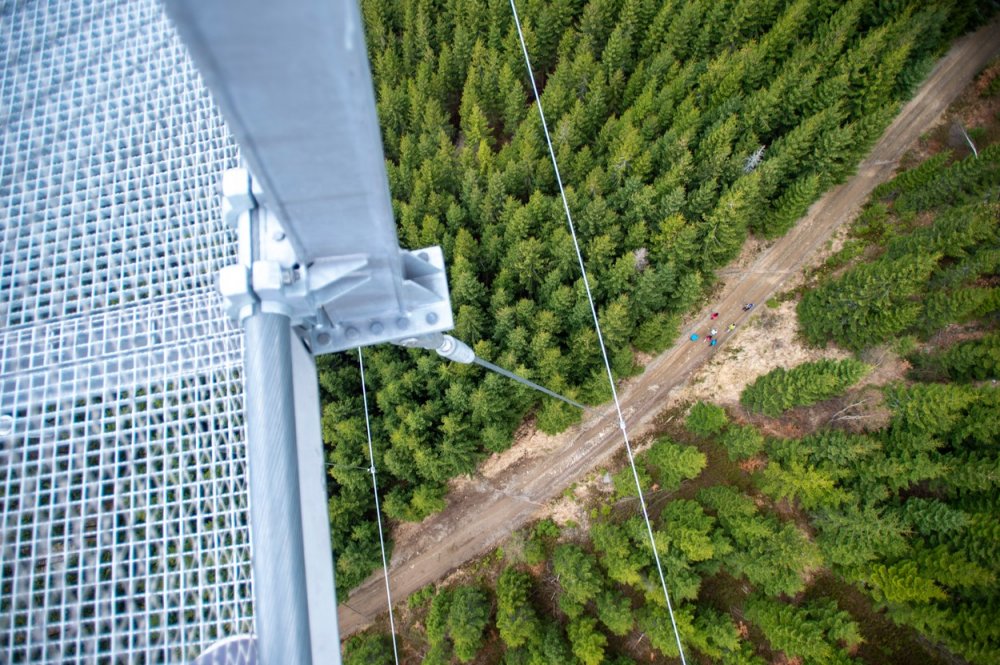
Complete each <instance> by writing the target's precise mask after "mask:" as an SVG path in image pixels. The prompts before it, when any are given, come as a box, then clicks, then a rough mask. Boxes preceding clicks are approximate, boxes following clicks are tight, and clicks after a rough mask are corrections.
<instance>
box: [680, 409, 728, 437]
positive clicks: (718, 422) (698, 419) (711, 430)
mask: <svg viewBox="0 0 1000 665" xmlns="http://www.w3.org/2000/svg"><path fill="white" fill-rule="evenodd" d="M728 423H729V419H728V418H727V417H726V412H725V411H723V409H722V407H721V406H716V405H715V404H709V403H707V402H698V403H697V404H695V405H694V406H692V407H691V413H689V414H688V417H687V420H686V421H684V425H685V427H687V428H688V431H689V432H691V433H692V434H697V435H698V436H712V435H713V434H718V433H719V432H721V431H722V428H723V427H725V426H726V425H727V424H728Z"/></svg>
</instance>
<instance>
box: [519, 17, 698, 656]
mask: <svg viewBox="0 0 1000 665" xmlns="http://www.w3.org/2000/svg"><path fill="white" fill-rule="evenodd" d="M510 9H511V11H512V12H513V13H514V26H515V27H516V28H517V37H518V39H519V40H520V41H521V52H522V53H523V54H524V63H525V65H526V66H527V68H528V78H529V79H531V89H532V91H533V92H534V93H535V102H536V104H537V105H538V115H539V117H540V119H541V121H542V131H543V132H544V133H545V142H546V144H547V145H548V147H549V157H551V158H552V168H553V170H554V171H555V176H556V183H557V184H558V185H559V195H560V197H562V204H563V210H564V211H565V213H566V222H567V224H568V225H569V232H570V236H571V237H572V238H573V247H574V249H575V250H576V260H577V262H578V263H579V264H580V275H581V276H582V277H583V288H584V290H585V291H586V292H587V301H588V302H589V303H590V313H591V315H592V316H593V317H594V329H595V330H596V332H597V341H598V342H599V343H600V346H601V356H602V357H603V358H604V369H605V370H606V371H607V373H608V383H609V384H610V385H611V396H612V397H613V398H614V401H615V410H616V411H617V413H618V427H619V429H621V432H622V438H623V439H624V440H625V450H626V452H627V453H628V463H629V465H630V466H631V467H632V477H633V478H634V479H635V487H636V490H637V492H638V494H639V505H640V506H641V507H642V517H643V519H644V520H645V522H646V531H647V532H648V533H649V544H650V546H651V547H652V548H653V559H654V560H655V561H656V572H657V573H659V575H660V585H661V586H662V587H663V597H664V599H666V601H667V612H668V613H669V614H670V624H671V625H672V626H673V629H674V639H676V640H677V650H678V652H679V653H680V657H681V663H682V664H683V665H687V660H686V659H685V658H684V647H682V646H681V634H680V631H679V630H678V629H677V620H676V619H675V618H674V608H673V605H672V604H671V602H670V593H669V592H668V591H667V581H666V578H665V577H664V576H663V566H662V565H661V564H660V553H659V552H658V551H657V549H656V540H655V538H654V537H653V526H652V524H651V522H650V520H649V512H648V511H647V510H646V500H645V498H643V496H642V484H641V483H640V482H639V472H638V471H636V468H635V457H634V456H633V454H632V444H631V443H630V442H629V439H628V431H627V430H626V428H625V417H624V416H623V415H622V406H621V402H619V400H618V390H617V389H616V388H615V378H614V374H612V372H611V363H610V361H609V360H608V350H607V348H606V347H605V345H604V336H603V335H602V334H601V324H600V322H599V321H598V318H597V307H596V306H595V305H594V296H593V295H592V294H591V292H590V282H589V280H588V279H587V269H586V267H584V264H583V253H582V252H581V251H580V243H579V241H578V240H577V238H576V228H575V227H574V226H573V216H572V215H571V214H570V211H569V203H568V202H567V201H566V190H565V189H564V188H563V182H562V176H561V175H560V174H559V164H558V163H557V162H556V152H555V150H554V149H553V147H552V138H551V137H550V136H549V127H548V123H546V122H545V111H544V110H542V96H541V95H540V94H538V85H537V84H536V83H535V73H534V71H532V69H531V59H530V58H529V57H528V47H527V46H526V45H525V43H524V33H522V32H521V19H520V18H519V17H518V15H517V7H516V6H515V4H514V0H510Z"/></svg>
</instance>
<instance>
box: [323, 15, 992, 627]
mask: <svg viewBox="0 0 1000 665" xmlns="http://www.w3.org/2000/svg"><path fill="white" fill-rule="evenodd" d="M998 52H1000V21H994V22H993V23H992V24H990V25H989V26H987V27H985V28H983V29H981V30H979V31H978V32H976V33H973V34H972V35H968V36H966V37H965V38H963V39H962V40H960V41H959V42H957V43H956V44H955V45H954V46H953V47H952V49H951V50H950V51H949V52H948V54H947V55H946V56H945V57H944V58H943V59H942V60H941V61H940V62H939V63H938V65H937V67H936V68H935V69H934V71H933V72H932V73H931V75H930V77H929V78H928V79H927V81H926V82H925V83H924V85H923V86H922V87H921V88H920V91H919V92H918V93H917V95H916V96H915V97H914V98H913V99H912V100H911V101H910V102H909V103H908V104H907V105H906V106H905V107H904V108H903V110H902V111H901V113H900V114H899V116H898V117H897V118H896V120H895V121H894V122H893V123H892V124H891V125H890V126H889V128H888V129H887V130H886V132H885V134H884V135H883V136H882V138H881V140H880V141H879V142H878V144H877V145H876V146H875V148H874V149H873V150H872V153H871V155H869V157H868V158H867V159H865V160H864V161H863V162H862V163H861V165H860V166H859V167H858V172H857V175H855V176H854V177H852V178H851V179H850V180H849V181H848V182H846V183H845V184H843V185H841V186H839V187H837V188H836V189H834V190H832V191H830V192H828V193H827V194H826V195H825V196H824V197H823V198H822V199H821V200H819V201H818V202H817V203H816V204H815V205H813V206H812V208H810V210H809V213H808V214H807V216H806V217H805V218H804V219H803V220H802V221H800V222H799V224H798V225H797V226H796V227H795V228H794V229H792V230H791V231H790V232H789V233H788V234H787V235H785V236H784V237H783V238H781V239H780V240H778V241H777V242H775V243H774V244H773V245H772V246H771V247H770V248H768V249H766V250H765V251H763V252H762V253H761V254H760V255H759V256H758V257H757V259H756V261H754V262H753V264H752V265H751V266H749V267H748V268H747V269H746V270H740V271H725V272H726V273H728V274H729V276H728V277H727V278H726V283H725V284H724V286H723V288H722V289H721V292H720V295H719V297H718V299H717V300H716V301H715V302H714V303H713V305H712V306H711V307H712V309H713V310H716V311H719V312H723V313H725V316H726V317H728V318H727V319H726V320H727V321H728V320H731V319H732V318H733V317H734V316H736V315H738V314H739V313H740V311H741V310H740V308H741V306H742V304H743V303H746V302H754V303H763V302H764V301H765V300H766V299H767V298H769V297H770V296H771V295H772V294H774V293H775V292H776V291H777V290H778V289H779V288H780V287H781V286H782V284H783V283H784V282H785V280H786V279H787V278H788V277H790V276H792V275H794V274H796V273H797V272H798V271H799V270H801V269H802V267H803V265H804V264H805V263H806V262H807V261H808V260H809V259H810V257H812V256H813V255H814V254H815V253H816V251H817V250H818V249H820V248H822V246H823V244H824V243H825V242H826V241H827V239H829V238H830V236H831V235H832V234H833V232H834V231H835V230H836V229H837V228H838V227H839V226H841V225H842V224H844V223H845V222H848V221H849V220H850V219H851V218H852V217H853V216H854V215H855V214H856V213H857V212H858V210H859V209H860V207H861V205H862V204H863V203H864V201H865V199H866V198H867V196H868V194H869V193H870V192H871V191H872V189H874V188H875V186H876V185H878V184H879V183H881V182H883V181H885V180H886V179H888V178H889V177H890V176H891V175H892V173H893V171H894V170H895V168H896V165H897V164H898V162H899V159H900V158H901V157H902V156H903V154H904V153H905V152H906V150H907V149H908V148H909V147H910V146H911V145H912V144H913V143H914V142H915V141H916V140H917V139H918V138H919V136H920V135H921V134H922V133H924V132H926V131H927V130H928V129H930V128H931V127H933V126H934V124H935V123H936V121H937V120H938V118H939V117H940V115H941V114H942V113H943V112H944V110H945V109H946V108H947V107H948V105H949V104H950V103H951V102H952V101H953V100H954V99H955V98H957V97H958V95H959V94H960V93H961V91H962V90H963V89H964V88H965V86H966V85H967V84H968V83H969V82H970V81H971V80H972V78H973V77H974V76H975V74H976V73H977V72H978V71H979V70H980V69H981V68H982V67H983V66H984V65H985V64H986V63H987V62H988V61H989V60H990V59H991V58H992V57H993V56H994V55H995V54H997V53H998ZM709 313H710V312H709V311H707V310H706V311H704V312H701V313H700V314H699V316H698V317H696V318H694V319H692V326H693V327H694V328H696V329H697V330H698V331H699V332H701V333H702V334H705V331H707V329H708V328H709V327H711V326H710V325H709V320H708V317H709ZM746 316H747V315H740V318H739V319H738V320H743V319H745V318H746ZM688 330H690V328H689V329H688ZM688 334H689V332H688V331H685V332H684V334H682V335H681V336H680V337H679V338H678V339H677V341H676V342H675V343H674V346H673V347H672V348H671V349H670V350H668V351H667V352H665V353H664V354H662V355H660V356H659V357H657V358H656V359H654V360H653V361H652V362H651V363H650V364H649V365H648V366H647V367H646V370H645V372H644V373H643V374H642V375H641V376H640V377H637V378H635V379H632V380H630V381H629V382H628V383H627V385H626V386H625V388H624V390H623V391H622V393H621V395H622V402H623V408H624V412H625V419H626V422H627V424H628V429H629V433H630V435H631V436H632V438H633V439H634V440H637V439H638V438H639V437H640V436H641V435H642V433H643V432H644V431H646V430H648V429H649V426H650V424H651V422H652V420H653V418H654V417H655V416H656V415H657V413H658V412H659V410H660V409H661V408H662V406H663V398H664V396H665V395H666V394H667V392H668V391H669V390H670V389H671V388H672V387H674V386H675V385H677V384H679V383H681V382H684V381H686V380H687V379H688V377H689V376H690V375H691V374H692V372H694V370H695V369H696V368H698V367H699V366H700V365H701V364H702V363H703V362H705V360H706V359H707V358H709V357H710V355H711V354H712V353H717V352H718V349H719V348H721V346H720V347H715V349H712V348H711V347H709V346H708V344H705V343H703V342H699V343H697V344H695V343H691V342H689V341H688V339H687V337H688ZM539 441H540V445H538V446H537V447H536V449H534V450H531V451H530V452H529V453H528V454H527V455H526V456H524V457H522V458H520V459H519V460H517V462H516V463H515V464H511V465H509V466H506V467H503V466H502V465H499V468H494V469H493V470H490V469H488V468H487V469H486V470H482V471H481V473H480V474H479V475H477V476H476V477H475V478H473V479H472V480H471V481H469V482H461V483H459V484H458V485H459V488H458V489H457V491H455V492H453V493H451V494H450V495H449V497H448V506H447V508H446V509H445V510H444V511H442V512H441V513H438V514H436V515H433V516H431V517H429V518H428V519H426V520H424V522H422V523H421V524H419V525H416V526H410V525H404V526H403V528H401V529H398V530H397V531H398V533H397V534H396V545H395V551H394V553H393V557H392V562H391V567H390V570H389V578H390V583H391V589H392V594H393V598H394V599H396V600H397V601H400V600H403V599H404V598H406V597H407V596H408V595H409V594H411V593H412V592H414V591H416V590H418V589H420V588H421V587H423V586H425V585H427V584H430V583H431V582H435V581H437V580H440V579H441V578H443V577H445V576H446V575H447V574H448V573H449V572H451V571H452V570H454V569H455V568H457V567H458V566H461V565H462V564H463V563H465V562H466V561H468V560H470V559H472V558H475V557H477V556H480V555H482V554H484V553H485V552H487V551H489V550H490V549H491V548H493V547H495V546H496V545H497V544H498V543H499V542H500V541H502V540H503V539H504V538H506V537H507V536H508V535H509V534H510V533H511V532H512V531H514V530H516V529H517V528H519V527H520V526H522V525H524V524H525V523H526V522H528V521H529V520H531V519H532V516H533V515H535V514H536V513H537V512H538V511H539V509H540V508H542V506H543V505H544V504H545V503H546V502H547V501H549V500H550V499H552V498H553V497H556V496H558V495H559V494H560V493H561V492H562V491H563V489H564V488H565V487H567V486H569V485H570V484H571V483H573V482H575V481H577V480H580V479H582V478H583V477H584V476H585V475H586V474H587V473H589V472H590V471H592V470H593V469H595V468H597V467H599V466H600V465H602V464H604V463H606V462H607V460H608V459H609V458H610V457H611V456H612V455H614V453H616V452H617V451H618V450H620V449H622V447H623V443H622V439H621V435H620V433H619V430H618V428H617V425H616V420H615V419H614V418H611V417H603V418H601V417H591V418H589V419H588V420H586V421H584V422H583V423H582V424H581V425H579V426H577V427H574V428H572V429H570V430H568V431H567V432H564V433H563V434H561V435H559V436H558V437H540V438H539ZM496 466H497V465H495V467H496ZM385 611H386V597H385V584H384V581H383V577H382V573H381V572H379V573H377V574H376V575H373V576H372V577H370V578H369V579H368V580H366V581H365V582H364V583H363V584H362V585H361V586H359V587H358V588H357V589H355V591H354V593H352V594H351V595H350V597H349V598H347V600H346V601H344V602H342V603H341V605H340V610H339V618H340V632H341V635H342V636H347V635H350V634H351V633H353V632H355V631H358V630H360V629H362V628H364V627H365V626H367V625H369V624H370V623H371V622H372V621H373V620H374V619H375V618H376V617H377V616H378V615H380V614H383V613H384V612H385Z"/></svg>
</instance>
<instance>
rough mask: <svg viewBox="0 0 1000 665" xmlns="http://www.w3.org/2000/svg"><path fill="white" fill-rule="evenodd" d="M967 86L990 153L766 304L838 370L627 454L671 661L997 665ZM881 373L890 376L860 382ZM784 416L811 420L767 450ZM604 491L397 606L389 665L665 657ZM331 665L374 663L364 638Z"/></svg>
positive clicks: (988, 199) (703, 405)
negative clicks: (778, 305)
mask: <svg viewBox="0 0 1000 665" xmlns="http://www.w3.org/2000/svg"><path fill="white" fill-rule="evenodd" d="M987 73H988V74H990V76H991V78H981V79H980V83H981V84H982V85H978V87H979V88H981V90H982V91H981V93H980V95H979V96H980V97H982V98H992V99H993V100H994V101H993V103H992V106H991V107H990V108H991V109H992V111H991V112H992V113H993V114H994V115H995V116H996V117H995V118H993V119H992V121H991V122H992V125H991V128H990V129H989V133H988V134H989V135H988V136H987V137H986V138H987V139H989V140H988V141H983V140H982V139H981V137H982V136H983V135H986V134H987V132H986V131H977V130H976V129H975V128H974V129H973V130H972V132H971V133H973V134H975V135H976V136H977V137H980V143H981V144H982V145H980V146H979V149H978V151H977V153H970V154H967V155H965V154H962V155H959V154H956V153H955V152H953V151H951V150H947V149H945V150H942V151H940V152H937V153H936V154H934V155H932V156H930V157H929V158H926V159H923V161H920V160H918V163H916V164H914V165H912V167H911V168H909V169H906V170H903V171H901V172H900V173H899V174H898V175H897V176H896V177H895V178H894V179H893V180H891V181H889V182H887V183H885V184H884V185H882V186H880V187H879V188H877V189H876V191H875V192H874V193H873V195H872V197H871V199H870V200H869V202H868V203H867V205H866V206H865V207H864V209H863V210H862V212H861V214H860V215H859V216H858V218H857V219H856V220H855V221H854V222H853V225H852V227H851V229H850V232H849V234H848V237H847V240H846V241H845V242H844V244H843V246H842V248H841V249H839V250H838V251H837V252H836V253H834V254H833V255H832V256H831V257H830V258H829V259H828V260H827V262H826V264H825V268H824V270H821V271H819V272H818V273H817V275H815V276H813V277H812V278H810V279H811V281H809V282H807V284H806V286H805V288H800V289H799V290H797V291H794V292H790V293H788V294H786V296H787V297H794V298H797V304H798V306H797V316H798V324H799V329H800V333H801V335H802V337H803V338H804V339H805V340H807V341H809V342H811V343H812V344H816V345H819V346H826V345H829V344H831V343H835V344H837V345H838V346H840V347H842V348H847V349H851V350H853V351H855V353H856V357H855V358H847V359H845V360H840V361H829V360H821V361H818V362H811V363H805V364H801V365H798V366H796V367H793V368H791V369H789V370H776V371H772V372H769V373H767V374H765V375H763V376H761V377H760V378H758V379H757V380H756V381H754V382H751V383H750V384H749V385H747V387H746V388H745V389H744V391H743V394H742V396H741V399H740V402H741V405H740V406H737V405H735V404H734V405H731V406H730V407H729V408H728V410H727V409H724V408H722V407H720V406H718V405H715V404H712V403H707V402H698V403H695V404H693V405H690V406H683V407H681V410H680V414H682V415H683V418H681V419H674V418H668V419H665V420H664V421H662V422H663V423H664V424H662V425H661V427H660V431H659V434H658V435H657V436H656V437H655V438H654V440H653V441H652V442H651V443H650V445H648V446H647V447H646V448H645V450H644V452H642V453H641V454H640V455H639V457H638V460H637V462H638V471H639V476H640V481H641V485H642V486H643V488H644V494H646V496H647V501H648V502H649V503H650V506H651V512H652V514H653V524H654V537H655V539H656V542H657V547H658V550H659V552H660V557H661V561H662V564H663V567H664V571H665V575H666V580H667V584H668V586H669V588H670V590H671V598H672V600H673V603H674V607H675V608H676V613H677V622H678V626H679V629H680V634H681V639H682V641H683V644H684V648H685V651H686V655H687V658H688V662H699V663H721V664H722V665H766V664H767V663H800V664H806V663H808V664H817V665H826V664H836V665H848V664H851V663H855V664H858V665H860V664H862V663H869V664H872V665H874V664H876V663H877V664H879V665H883V664H886V665H906V664H910V663H920V664H932V665H936V664H941V665H944V664H946V663H969V664H971V665H992V664H994V663H997V662H1000V632H998V631H997V629H996V618H997V617H998V616H1000V498H998V497H1000V491H998V489H1000V450H998V448H997V444H998V442H1000V393H998V391H997V388H996V381H997V379H998V378H1000V374H998V366H1000V355H998V353H997V349H998V344H997V335H998V333H997V325H998V314H1000V298H998V293H1000V287H998V286H997V284H998V280H1000V161H998V159H997V155H998V153H997V149H998V147H1000V104H997V103H996V100H998V99H1000V62H997V63H995V64H994V65H993V66H992V67H991V68H990V70H989V71H988V72H987ZM984 77H985V75H984ZM982 129H983V128H979V130H982ZM971 140H972V139H971V138H970V141H971ZM991 142H992V145H990V143H991ZM964 152H969V151H967V150H966V151H964ZM925 157H926V155H925ZM903 276H905V278H904V277H903ZM890 310H891V311H894V312H895V315H894V316H887V315H886V313H887V311H890ZM886 355H891V356H893V357H895V358H897V359H902V360H905V361H906V362H905V364H903V365H902V367H904V368H905V367H909V369H908V370H906V371H904V372H903V373H901V374H897V375H896V376H892V377H890V378H888V379H885V378H882V379H877V380H876V379H873V380H872V381H871V383H869V385H867V386H864V387H859V386H858V385H857V382H858V381H859V380H860V379H861V378H862V377H864V376H865V375H867V374H869V373H871V372H872V371H873V366H874V365H876V364H880V363H882V364H884V363H885V360H884V359H885V357H886ZM851 391H854V392H853V394H848V395H845V393H850V392H851ZM837 399H839V401H836V400H837ZM843 404H847V407H844V408H841V406H842V405H843ZM793 408H799V409H810V408H815V409H819V410H820V412H821V413H825V414H827V415H830V414H832V417H829V418H824V419H823V420H822V421H820V424H819V425H818V426H814V427H811V428H810V431H808V432H807V433H804V434H802V435H799V436H791V437H787V436H776V435H774V434H767V433H766V432H774V431H775V430H781V428H782V426H783V424H784V421H783V420H782V418H784V416H785V414H787V413H788V410H789V409H793ZM758 412H762V413H764V414H766V417H765V416H760V415H755V414H756V413H758ZM810 422H816V421H815V420H813V421H810ZM612 484H613V490H612V494H611V496H610V500H607V499H605V500H602V501H596V502H591V503H590V504H588V506H587V507H588V509H589V520H588V525H587V528H583V527H581V526H580V525H577V524H574V523H565V524H563V525H562V526H559V525H557V524H556V523H555V522H553V521H551V520H549V519H545V520H542V521H539V522H536V523H535V524H534V525H532V526H531V527H529V528H527V529H525V530H522V531H520V532H517V533H515V534H514V536H513V537H511V538H510V539H508V540H507V541H506V542H505V543H504V544H503V545H502V547H501V548H499V549H497V550H496V551H495V552H494V553H492V554H491V555H489V556H487V557H485V558H484V559H482V560H481V561H479V562H477V563H476V564H474V565H473V566H471V567H470V568H469V569H467V570H466V571H465V572H464V574H463V575H462V576H461V577H460V579H459V580H458V581H457V582H456V583H452V584H451V585H448V586H444V585H442V586H440V587H437V588H434V587H428V588H426V589H424V590H423V591H421V592H419V593H417V594H415V595H414V596H411V598H410V599H409V601H408V605H409V607H408V609H407V610H405V611H404V621H403V626H404V628H403V629H402V630H401V631H400V637H401V640H402V644H403V654H404V660H406V661H407V662H409V661H412V662H423V663H429V664H433V663H448V662H479V663H493V662H502V663H510V664H513V663H518V664H520V663H525V664H539V665H541V664H547V663H574V662H580V663H586V664H594V665H596V664H598V663H612V664H615V665H627V664H629V663H638V662H650V661H655V662H674V661H672V660H671V659H672V658H675V657H676V656H677V655H678V650H677V646H676V643H675V641H674V637H673V631H672V627H671V624H670V620H669V616H668V614H667V612H666V609H665V603H664V598H663V595H662V592H661V589H660V585H659V581H658V577H657V574H656V571H655V568H654V567H653V560H652V557H651V556H650V553H649V545H648V542H647V540H646V539H647V534H646V530H645V525H644V524H643V522H642V520H641V517H639V516H638V509H637V502H636V500H635V485H634V484H632V477H631V470H630V469H629V468H628V467H627V466H626V467H625V468H624V469H623V470H622V471H621V472H619V473H617V474H614V475H613V476H612ZM345 654H346V660H345V662H347V663H390V662H392V661H391V658H392V652H391V650H390V647H389V642H388V637H387V635H386V634H385V632H384V631H382V630H380V629H378V628H376V629H373V630H371V631H369V632H368V633H366V634H362V635H360V636H356V637H353V638H351V639H350V640H348V641H347V643H346V645H345Z"/></svg>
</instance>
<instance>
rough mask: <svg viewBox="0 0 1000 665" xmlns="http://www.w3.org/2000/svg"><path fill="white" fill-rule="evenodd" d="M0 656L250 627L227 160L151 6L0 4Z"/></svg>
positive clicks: (70, 651)
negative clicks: (228, 305)
mask: <svg viewBox="0 0 1000 665" xmlns="http://www.w3.org/2000/svg"><path fill="white" fill-rule="evenodd" d="M0 67H2V70H0V211H2V212H0V215H2V216H0V242H2V251H0V511H2V513H0V524H2V533H0V535H2V543H0V662H32V663H35V662H50V663H65V662H112V661H113V662H184V661H187V660H190V659H192V658H194V657H195V656H197V655H198V654H199V653H200V652H201V651H202V650H203V649H205V648H206V647H208V646H209V645H210V644H212V643H213V642H215V641H217V640H219V639H223V638H226V637H229V636H234V635H239V634H247V633H250V632H252V600H251V599H252V588H251V586H252V585H251V573H250V544H249V543H250V539H249V531H248V492H247V480H246V461H245V458H246V454H245V444H244V434H243V415H242V408H243V385H242V379H241V376H240V368H241V358H242V347H241V344H242V339H241V335H240V334H239V331H238V330H237V329H236V328H235V327H234V325H233V324H232V323H230V322H229V320H228V319H227V318H226V317H225V315H224V313H223V311H222V309H221V306H220V302H219V299H218V296H217V295H216V294H215V291H214V279H215V273H216V271H217V270H218V269H219V268H220V267H222V266H223V265H225V264H227V263H232V262H234V261H235V255H236V246H235V238H234V237H233V236H232V235H231V234H230V233H229V231H228V230H227V229H225V228H224V227H223V226H222V224H221V221H220V220H219V214H218V203H219V201H218V192H217V190H218V182H219V177H220V174H221V172H222V170H223V169H225V168H229V167H231V166H235V165H236V163H237V150H236V147H235V144H234V143H233V142H232V140H231V139H230V137H229V135H228V133H227V131H226V129H225V126H224V125H223V122H222V120H221V118H220V116H219V115H218V113H217V112H216V111H215V108H214V106H213V104H212V102H211V99H210V97H209V95H208V93H207V92H206V91H205V90H204V88H203V86H202V85H201V82H200V80H199V78H198V76H197V73H196V72H195V71H194V69H193V68H192V66H191V64H190V62H189V61H188V59H187V56H186V53H185V52H184V49H183V47H182V46H181V44H180V42H179V41H178V39H177V38H176V36H175V35H174V33H173V31H172V29H171V27H170V26H169V23H168V22H167V20H166V19H165V17H164V15H163V13H162V10H161V8H160V7H159V6H158V5H157V3H156V2H154V1H153V0H129V1H127V2H125V1H118V2H115V1H111V0H104V1H95V2H66V1H63V0H59V1H56V0H52V1H51V2H41V1H36V2H28V1H24V2H13V3H4V4H2V5H0Z"/></svg>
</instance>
